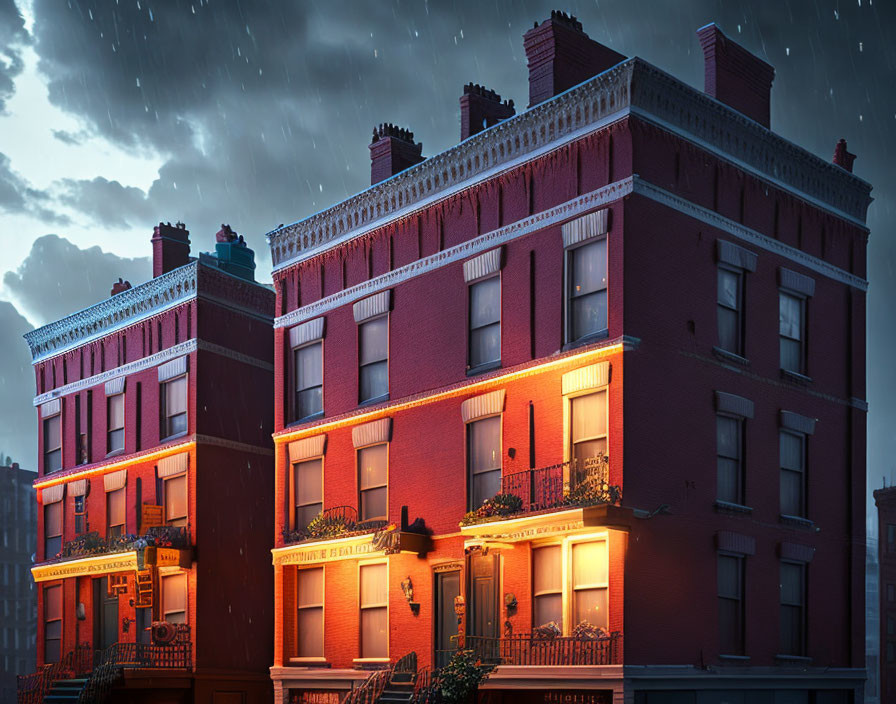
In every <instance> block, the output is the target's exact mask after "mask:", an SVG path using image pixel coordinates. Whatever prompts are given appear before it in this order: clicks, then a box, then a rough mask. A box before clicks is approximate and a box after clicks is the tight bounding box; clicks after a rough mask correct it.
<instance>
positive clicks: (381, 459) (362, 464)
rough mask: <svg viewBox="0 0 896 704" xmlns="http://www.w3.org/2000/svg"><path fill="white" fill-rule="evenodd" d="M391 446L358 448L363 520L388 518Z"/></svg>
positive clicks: (359, 485)
mask: <svg viewBox="0 0 896 704" xmlns="http://www.w3.org/2000/svg"><path fill="white" fill-rule="evenodd" d="M388 457H389V446H388V444H386V443H383V444H382V445H371V446H370V447H363V448H361V449H360V450H358V488H359V494H360V496H359V504H360V511H359V514H360V517H361V520H362V521H370V520H377V519H379V520H386V518H387V516H388V499H389V486H388Z"/></svg>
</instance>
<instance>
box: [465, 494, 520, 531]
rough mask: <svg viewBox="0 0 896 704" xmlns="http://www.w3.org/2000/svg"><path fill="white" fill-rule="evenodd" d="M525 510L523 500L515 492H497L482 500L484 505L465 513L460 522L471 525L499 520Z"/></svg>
mask: <svg viewBox="0 0 896 704" xmlns="http://www.w3.org/2000/svg"><path fill="white" fill-rule="evenodd" d="M522 510H523V500H522V499H521V498H520V497H519V496H516V495H515V494H496V495H495V496H493V497H492V498H490V499H486V500H485V501H483V502H482V506H480V507H479V508H477V509H475V510H473V511H470V512H469V513H466V514H464V517H463V518H462V519H461V521H460V524H461V525H462V526H470V525H474V524H476V523H485V522H487V521H493V520H498V519H499V518H501V517H502V516H509V515H511V514H514V513H519V512H520V511H522Z"/></svg>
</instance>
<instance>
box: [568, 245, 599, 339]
mask: <svg viewBox="0 0 896 704" xmlns="http://www.w3.org/2000/svg"><path fill="white" fill-rule="evenodd" d="M566 279H567V286H566V341H567V342H575V341H577V340H581V339H582V338H586V337H588V336H590V335H594V334H596V333H600V332H603V331H604V330H606V329H607V239H606V237H604V238H602V239H599V240H596V241H589V242H587V243H586V244H583V245H581V246H579V247H575V248H571V249H568V250H567V263H566Z"/></svg>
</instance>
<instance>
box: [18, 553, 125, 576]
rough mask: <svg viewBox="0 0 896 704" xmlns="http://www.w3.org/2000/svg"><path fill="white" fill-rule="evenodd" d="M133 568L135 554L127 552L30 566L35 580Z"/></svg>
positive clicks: (107, 572)
mask: <svg viewBox="0 0 896 704" xmlns="http://www.w3.org/2000/svg"><path fill="white" fill-rule="evenodd" d="M135 569H137V554H136V553H134V552H127V553H123V554H121V555H114V556H109V557H104V558H101V559H97V558H93V557H91V558H86V559H82V560H72V561H70V562H60V563H58V564H54V565H38V566H37V567H32V568H31V574H32V576H33V577H34V581H35V582H46V581H47V580H50V579H62V578H63V577H83V576H86V575H93V574H110V573H112V572H122V571H124V570H129V571H133V570H135Z"/></svg>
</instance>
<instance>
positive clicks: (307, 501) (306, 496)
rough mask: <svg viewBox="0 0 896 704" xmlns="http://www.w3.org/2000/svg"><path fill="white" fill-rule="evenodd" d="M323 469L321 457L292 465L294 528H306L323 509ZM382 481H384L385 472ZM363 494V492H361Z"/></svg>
mask: <svg viewBox="0 0 896 704" xmlns="http://www.w3.org/2000/svg"><path fill="white" fill-rule="evenodd" d="M382 447H383V448H385V447H386V446H385V445H382ZM362 452H363V450H362ZM359 456H360V453H359ZM359 461H360V460H359ZM323 469H324V463H323V460H321V459H316V460H308V461H306V462H296V463H295V464H294V465H293V472H294V473H295V474H294V477H293V486H294V487H295V518H294V519H293V520H294V526H293V527H294V528H295V529H296V530H303V529H304V528H307V526H308V524H309V523H311V521H312V520H313V519H314V518H316V517H317V516H318V514H320V512H321V511H323V508H324V471H323ZM383 481H385V474H384V476H383ZM368 491H369V490H368ZM362 492H363V489H362ZM363 496H364V494H363V493H362V497H363Z"/></svg>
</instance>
